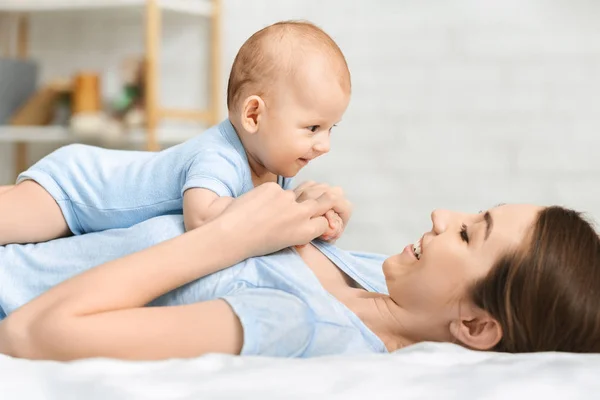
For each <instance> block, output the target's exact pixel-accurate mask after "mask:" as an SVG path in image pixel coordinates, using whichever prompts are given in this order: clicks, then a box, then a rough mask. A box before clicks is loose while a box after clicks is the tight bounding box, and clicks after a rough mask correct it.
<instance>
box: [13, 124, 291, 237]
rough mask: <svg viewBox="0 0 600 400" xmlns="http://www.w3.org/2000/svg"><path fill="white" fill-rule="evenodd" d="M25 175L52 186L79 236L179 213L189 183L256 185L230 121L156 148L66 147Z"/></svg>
mask: <svg viewBox="0 0 600 400" xmlns="http://www.w3.org/2000/svg"><path fill="white" fill-rule="evenodd" d="M27 179H31V180H34V181H36V182H37V183H39V184H40V185H41V186H42V187H44V188H45V189H46V190H47V191H48V192H49V193H50V195H51V196H52V197H53V198H54V199H55V200H56V202H57V203H58V204H59V206H60V208H61V210H62V213H63V215H64V217H65V220H66V221H67V224H68V226H69V229H70V230H71V232H73V234H75V235H80V234H83V233H88V232H97V231H102V230H105V229H111V228H126V227H128V226H132V225H135V224H137V223H139V222H142V221H145V220H147V219H150V218H153V217H156V216H159V215H169V214H181V213H182V210H183V192H184V191H185V190H187V189H190V188H205V189H209V190H212V191H213V192H215V193H216V194H218V195H219V196H230V197H238V196H241V195H242V194H244V193H246V192H247V191H249V190H251V189H252V188H253V184H252V176H251V173H250V167H249V165H248V158H247V156H246V152H245V151H244V147H243V145H242V143H241V141H240V139H239V137H238V135H237V133H236V132H235V129H234V128H233V125H232V124H231V122H229V120H225V121H223V122H222V123H220V124H219V125H216V126H214V127H212V128H210V129H208V130H207V131H206V132H204V133H202V134H200V135H198V136H196V137H194V138H192V139H190V140H188V141H186V142H184V143H181V144H179V145H176V146H173V147H171V148H168V149H166V150H163V151H161V152H156V153H155V152H145V151H124V150H107V149H103V148H100V147H93V146H86V145H82V144H73V145H69V146H65V147H62V148H60V149H58V150H56V151H55V152H53V153H51V154H49V155H48V156H46V157H44V158H43V159H41V160H40V161H39V162H37V163H36V164H35V165H33V166H32V167H31V168H30V169H28V170H27V171H25V172H23V173H22V174H20V175H19V177H18V178H17V182H22V181H23V180H27ZM279 184H280V185H281V186H282V187H283V188H284V189H288V188H289V187H290V185H291V179H287V178H283V177H279Z"/></svg>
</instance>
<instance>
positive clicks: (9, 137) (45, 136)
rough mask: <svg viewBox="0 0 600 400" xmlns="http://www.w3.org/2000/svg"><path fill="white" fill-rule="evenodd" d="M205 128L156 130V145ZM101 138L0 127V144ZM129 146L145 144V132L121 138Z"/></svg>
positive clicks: (182, 138)
mask: <svg viewBox="0 0 600 400" xmlns="http://www.w3.org/2000/svg"><path fill="white" fill-rule="evenodd" d="M204 129H205V128H203V127H193V128H192V127H185V128H179V127H177V128H175V127H164V128H158V129H157V132H156V136H157V140H158V143H160V144H162V145H173V144H177V143H181V142H185V141H186V140H188V139H190V138H192V137H194V136H196V135H198V134H201V133H202V132H203V131H204ZM101 141H102V138H101V137H98V138H86V137H80V136H75V135H73V134H72V133H71V132H70V131H69V129H67V128H63V127H60V126H50V127H37V126H31V127H29V126H18V127H17V126H15V127H12V126H10V127H8V126H0V144H10V143H30V144H35V143H40V144H44V143H46V144H47V143H50V144H53V143H54V144H67V143H92V142H94V143H96V142H101ZM117 143H124V144H130V145H138V144H145V143H146V132H145V131H144V130H134V131H132V132H129V133H127V134H125V135H124V136H123V140H122V141H120V140H119V141H118V142H117Z"/></svg>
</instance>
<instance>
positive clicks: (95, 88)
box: [70, 72, 107, 139]
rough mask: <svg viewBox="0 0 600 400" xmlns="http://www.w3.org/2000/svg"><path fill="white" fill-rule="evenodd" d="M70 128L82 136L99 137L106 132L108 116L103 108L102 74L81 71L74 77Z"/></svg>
mask: <svg viewBox="0 0 600 400" xmlns="http://www.w3.org/2000/svg"><path fill="white" fill-rule="evenodd" d="M71 105H72V109H71V120H70V128H71V132H72V133H73V135H75V136H78V137H80V138H86V139H89V138H97V137H98V136H101V135H102V134H103V132H104V128H105V126H106V120H107V117H106V115H105V113H104V111H103V110H102V96H101V90H100V75H99V74H98V73H95V72H80V73H78V74H77V75H76V76H75V77H74V79H73V96H72V99H71Z"/></svg>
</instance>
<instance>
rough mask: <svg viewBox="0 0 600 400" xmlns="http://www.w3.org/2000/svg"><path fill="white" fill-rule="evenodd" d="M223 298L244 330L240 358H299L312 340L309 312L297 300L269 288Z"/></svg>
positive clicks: (235, 293)
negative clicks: (246, 356) (242, 356)
mask: <svg viewBox="0 0 600 400" xmlns="http://www.w3.org/2000/svg"><path fill="white" fill-rule="evenodd" d="M223 299H224V300H225V301H227V303H229V305H230V306H231V308H233V311H234V312H235V313H236V314H237V316H238V318H239V319H240V322H241V323H242V327H243V330H244V345H243V347H242V351H241V355H261V356H271V357H301V356H302V354H303V353H304V352H305V351H306V349H307V348H308V346H309V345H310V343H311V341H312V337H313V334H314V331H315V322H314V319H313V316H312V311H311V310H310V309H309V307H308V306H307V305H306V304H305V303H304V302H303V301H302V300H301V299H299V298H298V297H296V296H294V295H292V294H289V293H287V292H284V291H281V290H278V289H271V288H243V289H240V290H238V291H236V292H234V293H231V294H229V295H227V296H224V297H223Z"/></svg>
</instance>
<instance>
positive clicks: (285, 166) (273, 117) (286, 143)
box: [256, 67, 350, 177]
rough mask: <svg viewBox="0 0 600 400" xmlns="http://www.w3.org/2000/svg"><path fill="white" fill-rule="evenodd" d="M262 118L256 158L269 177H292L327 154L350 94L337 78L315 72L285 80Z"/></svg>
mask: <svg viewBox="0 0 600 400" xmlns="http://www.w3.org/2000/svg"><path fill="white" fill-rule="evenodd" d="M285 82H287V85H285V86H286V87H281V88H278V89H276V92H275V93H274V95H273V96H272V98H271V100H270V101H269V102H268V105H267V110H266V112H265V113H264V114H263V116H262V118H261V123H260V128H259V131H260V133H259V135H260V139H259V142H260V143H259V146H258V148H257V149H256V153H257V154H256V155H257V156H258V157H259V159H260V161H261V163H262V164H263V165H264V166H265V167H266V168H267V169H268V170H269V171H271V172H272V173H275V174H277V175H282V176H285V177H292V176H295V175H296V174H297V173H298V172H299V171H300V170H301V169H302V168H303V167H305V166H306V165H308V163H309V162H310V161H312V160H314V159H315V158H317V157H319V156H321V155H323V154H325V153H327V152H328V151H329V136H330V133H331V130H332V128H333V127H334V125H335V124H337V123H338V122H339V121H340V120H341V119H342V115H343V114H344V112H345V111H346V108H347V107H348V103H349V101H350V94H349V93H348V90H345V89H344V88H342V87H341V85H340V83H339V79H338V78H337V76H336V75H335V74H333V73H331V72H325V71H323V70H322V69H319V68H318V67H317V68H303V71H302V74H298V76H297V77H295V78H293V79H285Z"/></svg>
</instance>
